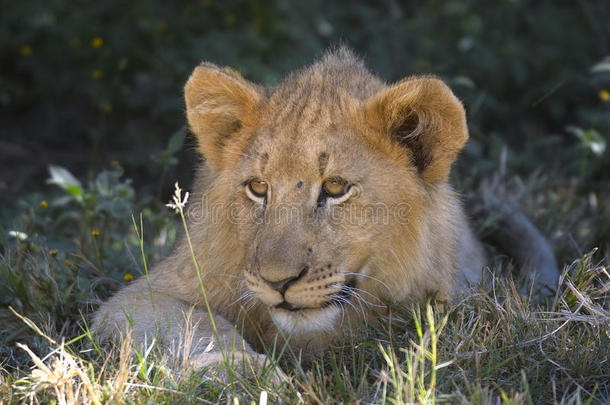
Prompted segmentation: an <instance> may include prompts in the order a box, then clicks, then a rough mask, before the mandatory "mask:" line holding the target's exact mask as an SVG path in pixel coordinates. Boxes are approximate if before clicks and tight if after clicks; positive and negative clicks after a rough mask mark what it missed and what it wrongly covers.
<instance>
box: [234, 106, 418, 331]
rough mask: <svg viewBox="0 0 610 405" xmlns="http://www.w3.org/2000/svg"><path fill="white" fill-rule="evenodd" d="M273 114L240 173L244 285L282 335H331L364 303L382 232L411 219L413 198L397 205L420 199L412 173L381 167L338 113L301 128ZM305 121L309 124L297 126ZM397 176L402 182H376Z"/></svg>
mask: <svg viewBox="0 0 610 405" xmlns="http://www.w3.org/2000/svg"><path fill="white" fill-rule="evenodd" d="M317 102H320V101H317ZM327 107H328V108H331V107H330V106H327ZM267 108H268V111H267V113H266V114H265V116H267V117H269V119H268V120H266V122H264V123H263V125H262V126H261V127H260V128H257V129H256V134H255V138H254V140H253V141H252V144H251V146H250V147H249V148H247V149H246V151H245V156H244V158H243V159H242V160H241V161H240V162H239V163H238V164H237V166H236V170H235V173H236V174H239V177H238V180H239V182H238V188H237V193H236V195H235V200H236V201H239V202H240V204H239V205H240V206H241V207H243V209H242V210H241V212H240V217H239V221H240V222H241V223H242V224H243V226H242V229H241V230H240V231H241V232H243V234H242V237H243V240H244V241H245V244H246V255H247V257H246V260H245V262H246V263H247V265H246V267H245V269H244V273H245V278H246V280H247V285H248V288H249V289H250V290H251V291H252V292H253V293H254V295H255V297H256V298H257V299H258V300H260V301H261V302H263V303H264V304H266V305H267V306H269V308H270V309H271V315H272V316H273V318H274V319H275V320H276V321H277V323H278V324H279V326H281V327H283V328H285V329H287V330H292V329H293V328H294V327H297V328H304V329H306V330H318V329H328V328H330V327H332V325H333V323H334V321H335V320H336V318H337V317H339V316H340V315H343V312H342V308H343V307H344V306H347V307H348V308H349V306H350V305H361V304H359V303H358V302H356V301H357V300H358V299H365V297H363V296H362V295H361V293H362V291H363V290H362V284H363V283H364V284H367V281H368V280H366V279H365V278H364V277H365V276H366V275H368V274H369V273H370V272H371V270H370V269H369V268H368V267H367V266H368V265H369V260H368V259H369V258H370V257H371V253H372V251H373V250H374V249H376V248H377V245H378V242H379V241H381V240H383V239H384V235H383V230H384V227H386V226H389V224H390V223H391V222H395V221H401V220H402V221H405V222H406V221H407V220H408V213H409V207H410V203H409V201H408V199H401V198H396V197H397V196H401V195H409V194H410V195H417V194H418V190H417V183H416V182H415V181H404V179H408V178H409V177H414V173H410V172H409V171H408V170H407V169H406V168H404V167H400V166H399V165H396V164H394V163H393V162H392V161H391V160H388V161H387V162H385V163H384V164H383V165H382V166H381V167H380V165H379V158H380V156H376V153H375V152H374V151H371V150H370V147H368V146H367V144H366V140H365V139H364V138H362V137H361V135H360V134H359V133H358V132H357V131H356V129H355V128H352V127H351V126H350V125H349V123H348V122H345V121H344V118H343V117H341V116H340V115H339V114H337V115H336V116H335V117H334V119H332V120H331V119H330V117H329V116H328V115H326V114H323V113H321V112H318V114H317V115H314V112H317V111H321V110H322V109H320V108H319V107H318V106H315V105H314V106H311V105H309V106H306V107H305V108H310V109H312V110H313V111H312V113H311V114H309V115H308V116H305V117H301V119H300V120H299V119H295V118H296V117H294V116H293V115H294V114H296V112H294V111H292V112H291V111H286V109H284V108H278V110H277V111H274V110H275V108H276V106H275V105H273V104H271V106H268V107H267ZM294 108H296V109H297V110H298V109H300V108H301V107H300V106H298V104H295V106H294ZM287 109H288V110H289V109H290V107H288V108H287ZM303 119H305V120H307V122H309V123H310V124H309V125H308V126H306V127H302V126H299V125H295V124H296V123H300V122H301V120H303ZM369 162H376V164H375V165H371V164H370V163H369ZM394 176H403V180H401V181H400V182H396V183H394V184H392V183H389V184H388V183H385V184H384V182H381V181H379V180H378V179H380V178H385V179H391V178H393V177H394ZM408 191H412V192H411V193H408ZM381 201H383V203H381ZM396 215H398V216H400V215H402V218H394V216H396ZM365 293H366V292H365ZM365 293H362V294H365ZM366 299H367V300H370V298H369V297H366ZM376 303H377V304H378V302H376ZM297 321H299V322H297Z"/></svg>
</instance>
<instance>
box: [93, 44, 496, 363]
mask: <svg viewBox="0 0 610 405" xmlns="http://www.w3.org/2000/svg"><path fill="white" fill-rule="evenodd" d="M185 100H186V112H187V118H188V122H189V125H190V128H191V130H192V132H193V133H194V134H195V136H196V138H197V141H198V144H199V150H200V152H201V154H202V155H203V156H204V158H205V160H204V162H203V163H202V164H201V167H199V170H198V173H197V176H196V180H195V183H194V186H193V191H192V193H191V198H190V199H189V206H188V208H189V210H188V230H189V234H190V238H191V241H192V244H193V247H194V251H195V255H196V259H197V261H198V262H199V263H200V265H201V268H202V274H201V279H202V284H203V287H204V288H205V291H206V293H207V298H208V300H209V303H210V306H211V310H212V316H213V318H214V320H215V325H216V331H214V330H213V328H212V326H211V323H210V316H209V314H208V312H207V311H206V310H205V306H204V305H203V298H202V288H201V287H202V286H200V284H199V281H198V280H199V278H198V275H197V272H196V269H195V266H194V265H193V259H192V257H191V254H190V252H189V249H188V247H187V244H186V241H185V240H184V239H183V240H181V241H180V242H179V243H178V244H177V246H176V248H175V250H174V252H173V254H171V255H170V256H169V257H167V258H166V259H165V260H163V261H162V262H161V263H159V264H157V266H156V267H155V268H154V269H153V270H152V272H151V274H150V284H148V283H147V281H146V279H144V278H140V279H139V280H137V281H135V282H134V283H133V284H131V285H129V286H127V287H125V288H123V289H122V290H121V291H119V292H118V293H117V294H116V295H115V296H114V297H112V298H111V299H110V300H109V301H108V302H106V303H104V304H103V305H102V306H101V307H100V308H99V310H98V311H97V312H96V314H95V316H94V328H95V330H96V331H97V332H98V333H99V334H100V335H101V336H102V337H107V336H111V335H115V334H116V333H115V332H117V331H125V330H127V329H130V330H132V332H133V334H134V335H135V337H136V339H138V340H139V341H143V340H144V339H145V338H146V337H147V336H148V338H149V339H150V338H152V337H155V336H157V337H161V338H162V339H163V340H164V341H165V342H166V343H168V344H172V343H174V344H175V343H180V342H183V341H184V339H185V336H186V335H189V336H190V337H191V339H189V342H190V346H189V350H188V351H187V352H188V353H187V354H186V357H188V360H189V361H190V362H192V363H193V364H195V365H196V366H214V365H218V364H220V363H222V362H223V361H224V360H226V359H227V354H226V351H227V350H229V351H232V350H233V349H232V348H234V347H237V348H238V350H233V352H232V353H230V356H231V357H232V358H233V359H234V360H237V361H244V360H254V361H255V362H257V363H258V362H261V361H264V359H265V356H263V355H262V354H260V353H262V349H263V347H264V346H265V345H268V344H273V341H274V339H275V338H276V337H278V336H282V337H283V338H285V339H289V342H290V344H291V345H293V346H294V347H296V348H302V349H316V350H324V348H325V347H326V345H327V344H328V343H329V342H330V341H331V340H332V339H334V338H338V337H340V335H341V333H342V331H344V330H346V329H348V328H349V327H350V325H356V324H357V323H359V322H361V321H362V320H363V319H364V318H369V317H370V318H371V319H372V318H374V316H373V315H374V313H375V311H379V310H383V308H385V307H384V304H386V303H388V302H398V303H404V304H409V303H412V302H416V301H418V300H420V299H422V298H423V297H424V296H425V295H426V294H429V293H433V294H436V296H437V297H439V298H442V299H450V298H452V297H455V296H456V295H459V294H460V293H462V292H464V291H465V289H466V288H467V286H468V285H469V284H471V283H476V282H477V281H479V279H480V274H481V269H482V267H483V266H484V264H485V257H484V253H483V250H482V247H481V244H480V242H479V241H478V240H477V239H476V238H475V236H474V235H473V233H472V231H471V229H470V227H469V225H468V222H467V220H466V217H465V214H464V211H463V209H462V206H461V205H460V201H459V198H458V196H457V195H456V193H455V192H454V191H453V189H452V188H451V186H450V185H449V184H448V182H447V178H448V176H449V172H450V169H451V165H452V164H453V162H454V161H455V159H456V158H457V156H458V153H459V152H460V150H461V149H462V147H463V146H464V144H465V143H466V141H467V139H468V129H467V126H466V118H465V113H464V108H463V107H462V104H461V103H460V101H459V100H458V99H457V98H456V97H455V95H454V94H453V93H452V92H451V90H450V89H449V88H448V87H447V86H446V85H445V84H444V83H443V82H442V81H441V80H439V79H437V78H435V77H429V76H419V77H417V76H416V77H408V78H405V79H404V80H401V81H399V82H397V83H394V84H391V85H387V84H385V83H384V82H382V81H381V80H380V79H378V78H377V77H375V76H374V75H372V74H371V73H369V72H368V71H367V69H366V68H365V67H364V65H363V63H362V62H361V61H360V60H359V59H357V58H356V57H355V56H354V55H353V54H352V53H351V52H350V51H348V50H346V49H343V48H342V49H339V50H337V51H334V52H329V53H327V54H326V55H325V56H324V57H323V58H322V59H321V60H320V61H318V62H316V63H314V64H313V65H312V66H310V67H308V68H305V69H303V70H299V71H297V72H294V73H292V74H291V75H289V76H288V77H287V78H286V79H285V80H284V81H283V82H281V83H280V84H278V85H277V86H274V87H262V86H258V85H255V84H253V83H251V82H249V81H247V80H245V79H244V78H243V77H242V76H241V75H240V74H239V73H237V72H236V71H234V70H232V69H229V68H220V67H217V66H215V65H213V64H210V63H202V64H201V65H200V66H198V67H197V68H195V70H194V72H193V73H192V75H191V77H190V78H189V80H188V82H187V83H186V87H185ZM128 319H129V321H128ZM187 332H188V333H187ZM189 333H190V334H189ZM255 349H256V350H255ZM223 351H224V353H223Z"/></svg>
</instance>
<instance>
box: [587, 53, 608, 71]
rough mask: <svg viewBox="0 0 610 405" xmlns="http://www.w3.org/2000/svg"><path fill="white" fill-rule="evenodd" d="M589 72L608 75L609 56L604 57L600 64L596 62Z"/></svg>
mask: <svg viewBox="0 0 610 405" xmlns="http://www.w3.org/2000/svg"><path fill="white" fill-rule="evenodd" d="M589 72H591V73H593V74H595V73H610V56H606V57H605V58H604V59H602V60H601V61H600V62H597V63H596V64H595V65H593V66H592V67H591V69H589Z"/></svg>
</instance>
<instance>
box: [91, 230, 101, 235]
mask: <svg viewBox="0 0 610 405" xmlns="http://www.w3.org/2000/svg"><path fill="white" fill-rule="evenodd" d="M91 235H93V236H100V231H99V230H97V229H94V230H92V231H91Z"/></svg>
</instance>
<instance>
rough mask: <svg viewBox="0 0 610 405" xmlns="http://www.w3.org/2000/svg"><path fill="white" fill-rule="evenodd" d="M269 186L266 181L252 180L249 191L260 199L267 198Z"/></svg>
mask: <svg viewBox="0 0 610 405" xmlns="http://www.w3.org/2000/svg"><path fill="white" fill-rule="evenodd" d="M268 188H269V185H268V184H267V182H266V181H262V180H252V181H251V182H250V183H248V190H250V192H251V193H252V194H253V195H254V196H255V197H258V198H265V197H266V196H267V189H268Z"/></svg>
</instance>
